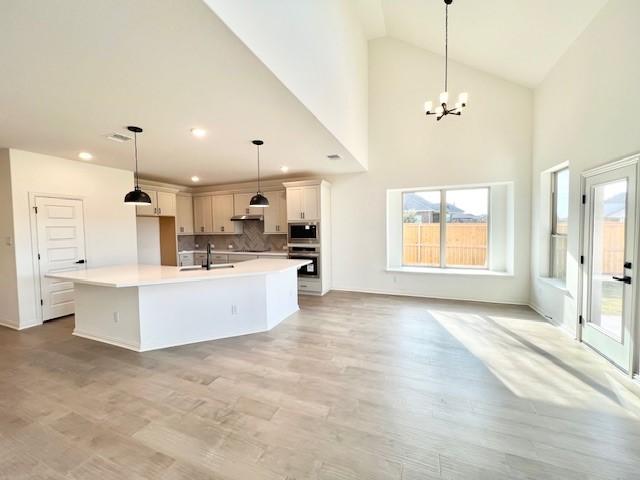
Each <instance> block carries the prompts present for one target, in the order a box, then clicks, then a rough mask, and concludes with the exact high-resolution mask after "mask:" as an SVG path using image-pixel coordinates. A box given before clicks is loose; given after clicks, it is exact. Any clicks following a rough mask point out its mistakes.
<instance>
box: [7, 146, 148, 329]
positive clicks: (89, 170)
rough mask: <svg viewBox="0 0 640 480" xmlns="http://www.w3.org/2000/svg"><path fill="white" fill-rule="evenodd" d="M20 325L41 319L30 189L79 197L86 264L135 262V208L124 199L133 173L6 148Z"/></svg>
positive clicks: (43, 192) (31, 192)
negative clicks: (81, 204)
mask: <svg viewBox="0 0 640 480" xmlns="http://www.w3.org/2000/svg"><path fill="white" fill-rule="evenodd" d="M9 156H10V168H11V197H12V205H13V209H12V213H13V228H14V235H15V239H14V240H15V257H16V273H17V291H18V306H19V310H18V317H19V327H20V328H26V327H29V326H33V325H37V324H39V323H41V320H40V315H39V311H38V308H37V307H36V303H37V300H38V299H39V287H38V276H37V275H38V274H37V272H36V271H35V270H36V269H35V268H34V266H35V265H34V255H35V253H36V252H34V251H33V249H32V242H31V208H30V207H31V205H30V196H31V195H32V194H42V195H63V196H67V197H78V198H82V199H83V208H84V218H85V246H86V259H87V266H88V267H100V266H105V265H117V264H126V263H137V258H138V257H137V242H136V216H135V215H136V214H135V208H134V207H132V206H130V205H125V204H124V203H123V198H124V195H125V193H127V192H128V191H129V190H130V189H131V186H132V185H133V173H132V172H130V171H127V170H119V169H115V168H109V167H102V166H98V165H93V164H91V163H84V162H79V161H73V160H66V159H62V158H58V157H52V156H49V155H42V154H38V153H31V152H26V151H22V150H14V149H11V150H9Z"/></svg>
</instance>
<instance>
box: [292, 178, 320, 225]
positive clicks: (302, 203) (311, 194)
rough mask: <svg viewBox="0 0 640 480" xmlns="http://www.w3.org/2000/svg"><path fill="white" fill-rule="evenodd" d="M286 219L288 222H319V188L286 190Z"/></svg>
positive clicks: (306, 187)
mask: <svg viewBox="0 0 640 480" xmlns="http://www.w3.org/2000/svg"><path fill="white" fill-rule="evenodd" d="M287 219H288V220H289V221H290V222H295V221H300V220H308V221H317V220H320V186H319V185H308V186H302V187H288V188H287Z"/></svg>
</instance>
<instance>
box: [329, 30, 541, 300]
mask: <svg viewBox="0 0 640 480" xmlns="http://www.w3.org/2000/svg"><path fill="white" fill-rule="evenodd" d="M442 73H443V58H442V57H441V56H438V55H435V54H432V53H429V52H427V51H424V50H421V49H419V48H415V47H412V46H410V45H408V44H405V43H402V42H400V41H397V40H392V39H379V40H374V41H371V42H369V95H370V97H369V128H370V130H369V171H368V172H367V173H363V174H356V175H349V176H342V177H334V178H332V179H331V182H332V184H333V197H332V199H333V212H332V215H333V239H332V240H333V255H334V258H333V286H334V288H337V289H349V290H365V291H376V292H389V293H400V294H413V295H424V296H433V297H445V298H464V299H476V300H486V301H496V302H516V303H527V302H528V299H529V248H530V238H529V233H530V210H531V204H530V186H531V127H532V92H531V91H530V90H529V89H527V88H524V87H520V86H517V85H515V84H512V83H510V82H507V81H504V80H501V79H499V78H497V77H494V76H492V75H488V74H485V73H482V72H479V71H477V70H474V69H472V68H469V67H465V66H462V65H459V64H455V63H450V65H449V78H450V85H449V90H450V92H451V93H452V94H455V95H457V93H459V92H460V91H461V90H463V89H464V90H465V91H468V92H469V95H470V104H469V108H468V111H467V112H465V114H464V115H463V116H462V117H448V118H445V119H443V120H442V121H440V122H438V123H437V124H436V122H435V121H434V119H433V117H430V118H426V117H425V116H424V113H423V111H422V105H423V103H424V101H425V100H427V98H429V97H430V98H431V99H432V100H437V98H438V95H439V93H440V92H441V90H442V87H443V86H442ZM508 181H513V182H514V198H515V215H514V217H515V227H514V231H515V239H514V243H515V253H514V257H515V265H514V276H513V277H473V276H458V275H445V274H409V273H395V272H394V273H388V272H386V271H385V262H386V250H385V237H386V233H385V221H386V209H385V202H386V190H387V189H390V188H411V187H429V186H442V185H464V184H475V183H483V182H486V183H491V182H508Z"/></svg>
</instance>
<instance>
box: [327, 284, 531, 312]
mask: <svg viewBox="0 0 640 480" xmlns="http://www.w3.org/2000/svg"><path fill="white" fill-rule="evenodd" d="M332 290H336V291H338V292H354V293H371V294H374V295H391V296H394V297H415V298H431V299H433V300H452V301H458V302H478V303H495V304H503V305H522V306H525V307H529V306H530V305H529V302H527V301H525V300H500V301H498V300H486V299H481V298H463V297H442V296H436V295H423V294H420V293H404V292H386V291H383V290H369V289H355V288H340V287H333V288H332Z"/></svg>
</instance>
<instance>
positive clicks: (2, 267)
mask: <svg viewBox="0 0 640 480" xmlns="http://www.w3.org/2000/svg"><path fill="white" fill-rule="evenodd" d="M11 206H12V202H11V167H10V163H9V150H8V149H0V325H5V326H8V327H12V328H18V326H19V323H18V286H17V277H16V252H15V242H14V236H13V212H12V209H11Z"/></svg>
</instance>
